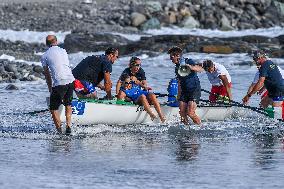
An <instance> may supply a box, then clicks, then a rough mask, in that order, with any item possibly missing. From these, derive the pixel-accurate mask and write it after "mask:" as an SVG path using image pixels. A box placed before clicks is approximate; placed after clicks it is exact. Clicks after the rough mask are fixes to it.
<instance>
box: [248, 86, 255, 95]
mask: <svg viewBox="0 0 284 189" xmlns="http://www.w3.org/2000/svg"><path fill="white" fill-rule="evenodd" d="M254 86H255V83H251V84H250V86H249V88H248V91H247V94H249V93H250V92H251V91H252V89H253V88H254Z"/></svg>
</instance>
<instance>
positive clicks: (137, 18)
mask: <svg viewBox="0 0 284 189" xmlns="http://www.w3.org/2000/svg"><path fill="white" fill-rule="evenodd" d="M145 21H146V16H145V15H144V14H141V13H138V12H133V13H132V14H131V24H132V26H135V27H137V26H140V25H141V24H143V23H144V22H145Z"/></svg>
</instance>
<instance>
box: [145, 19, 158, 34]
mask: <svg viewBox="0 0 284 189" xmlns="http://www.w3.org/2000/svg"><path fill="white" fill-rule="evenodd" d="M141 28H142V30H144V31H145V30H149V29H160V28H161V23H160V21H159V20H158V19H157V18H151V19H149V20H147V21H146V22H145V23H144V24H142V26H141Z"/></svg>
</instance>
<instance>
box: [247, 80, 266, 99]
mask: <svg viewBox="0 0 284 189" xmlns="http://www.w3.org/2000/svg"><path fill="white" fill-rule="evenodd" d="M264 80H265V77H260V78H259V80H258V81H257V83H256V84H255V86H254V87H253V88H252V90H251V91H250V92H249V93H248V94H247V95H246V96H245V97H244V98H243V103H245V104H247V103H248V101H249V98H250V97H251V96H252V95H253V94H254V93H256V92H257V91H259V89H260V88H261V87H262V86H263V84H264Z"/></svg>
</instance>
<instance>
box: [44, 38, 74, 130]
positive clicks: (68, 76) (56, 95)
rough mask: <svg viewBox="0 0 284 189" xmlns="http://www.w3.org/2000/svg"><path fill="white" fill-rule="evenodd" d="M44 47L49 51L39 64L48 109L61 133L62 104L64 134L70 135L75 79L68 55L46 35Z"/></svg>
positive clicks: (54, 40)
mask: <svg viewBox="0 0 284 189" xmlns="http://www.w3.org/2000/svg"><path fill="white" fill-rule="evenodd" d="M46 45H47V46H48V47H49V49H48V50H47V51H46V52H45V53H44V54H43V55H42V57H41V63H42V66H43V68H44V75H45V78H46V83H47V86H48V90H49V92H50V106H49V109H50V112H51V115H52V119H53V121H54V124H55V127H56V129H57V131H58V132H59V133H62V128H61V120H60V115H59V112H58V108H59V106H60V105H61V104H62V103H63V104H64V106H65V109H66V111H65V116H66V134H70V133H71V115H72V107H71V102H72V94H73V89H74V85H73V81H74V80H75V79H74V77H73V75H72V71H71V69H70V65H69V60H68V54H67V52H66V51H65V50H64V49H62V48H60V47H58V46H57V39H56V36H54V35H48V36H47V37H46Z"/></svg>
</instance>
